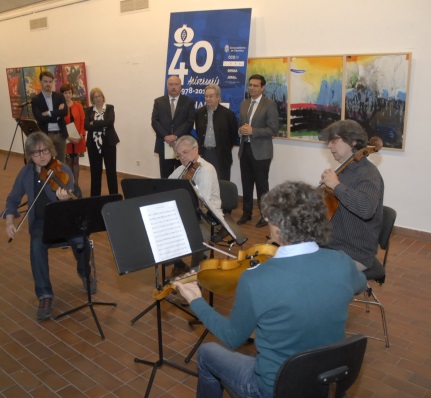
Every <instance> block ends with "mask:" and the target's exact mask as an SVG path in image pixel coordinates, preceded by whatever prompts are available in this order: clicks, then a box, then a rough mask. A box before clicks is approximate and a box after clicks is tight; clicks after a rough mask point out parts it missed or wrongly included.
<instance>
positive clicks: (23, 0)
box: [0, 0, 47, 13]
mask: <svg viewBox="0 0 431 398" xmlns="http://www.w3.org/2000/svg"><path fill="white" fill-rule="evenodd" d="M44 1H47V0H1V1H0V13H2V12H7V11H12V10H16V9H17V8H21V7H27V6H31V5H32V4H36V3H43V2H44Z"/></svg>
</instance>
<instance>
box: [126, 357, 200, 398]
mask: <svg viewBox="0 0 431 398" xmlns="http://www.w3.org/2000/svg"><path fill="white" fill-rule="evenodd" d="M134 361H135V363H143V364H145V365H149V366H152V367H153V371H152V372H151V376H150V380H149V381H148V386H147V390H146V391H145V398H148V397H149V396H150V391H151V387H152V386H153V381H154V377H155V376H156V372H157V369H158V368H160V367H162V366H163V365H169V366H171V367H173V368H175V369H178V370H182V371H183V372H185V373H187V374H189V375H191V376H195V377H198V374H197V373H196V372H193V371H192V370H189V369H186V368H183V367H182V366H179V365H177V364H176V363H173V362H170V361H166V360H164V359H163V360H160V361H157V362H150V361H146V360H144V359H141V358H135V360H134Z"/></svg>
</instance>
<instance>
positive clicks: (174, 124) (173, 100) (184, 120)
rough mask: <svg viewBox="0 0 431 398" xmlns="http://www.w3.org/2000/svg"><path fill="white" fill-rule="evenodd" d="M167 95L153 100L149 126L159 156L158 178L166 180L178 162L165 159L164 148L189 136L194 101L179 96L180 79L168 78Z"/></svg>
mask: <svg viewBox="0 0 431 398" xmlns="http://www.w3.org/2000/svg"><path fill="white" fill-rule="evenodd" d="M167 88H168V95H164V96H163V97H159V98H156V99H155V100H154V107H153V114H152V115H151V126H152V127H153V129H154V131H155V132H156V145H155V147H154V152H155V153H158V154H159V165H160V177H161V178H168V177H169V176H170V175H171V174H172V172H173V171H174V170H175V168H176V167H177V166H179V165H180V162H179V161H178V160H176V159H165V146H166V147H168V146H170V147H171V148H173V147H174V145H175V141H176V140H177V139H178V138H179V137H182V136H183V135H186V134H190V132H191V130H192V128H193V123H194V120H195V100H194V99H193V98H190V97H187V96H186V95H182V94H181V79H180V78H179V77H178V76H170V77H169V78H168V80H167Z"/></svg>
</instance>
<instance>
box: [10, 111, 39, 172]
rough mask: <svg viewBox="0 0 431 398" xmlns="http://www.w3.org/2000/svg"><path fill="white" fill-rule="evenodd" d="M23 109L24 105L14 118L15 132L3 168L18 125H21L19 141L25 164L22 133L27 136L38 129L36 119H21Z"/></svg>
mask: <svg viewBox="0 0 431 398" xmlns="http://www.w3.org/2000/svg"><path fill="white" fill-rule="evenodd" d="M23 111H24V107H22V109H21V114H20V115H19V117H18V118H16V119H15V120H16V127H15V132H14V133H13V137H12V141H11V143H10V147H9V152H8V154H7V157H6V162H5V164H4V167H3V170H6V166H7V163H8V161H9V156H10V153H11V151H12V146H13V142H14V141H15V136H16V132H17V130H18V127H21V141H22V153H23V154H24V163H25V164H27V161H26V159H25V150H24V135H25V136H26V137H28V136H29V135H30V134H31V133H34V132H36V131H40V128H39V126H38V125H37V123H36V120H33V119H22V118H21V116H22V113H23Z"/></svg>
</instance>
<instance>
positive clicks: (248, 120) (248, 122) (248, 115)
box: [247, 100, 256, 124]
mask: <svg viewBox="0 0 431 398" xmlns="http://www.w3.org/2000/svg"><path fill="white" fill-rule="evenodd" d="M255 103H256V101H254V100H253V101H251V105H250V108H248V112H247V124H250V118H251V114H252V113H253V108H254V104H255Z"/></svg>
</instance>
